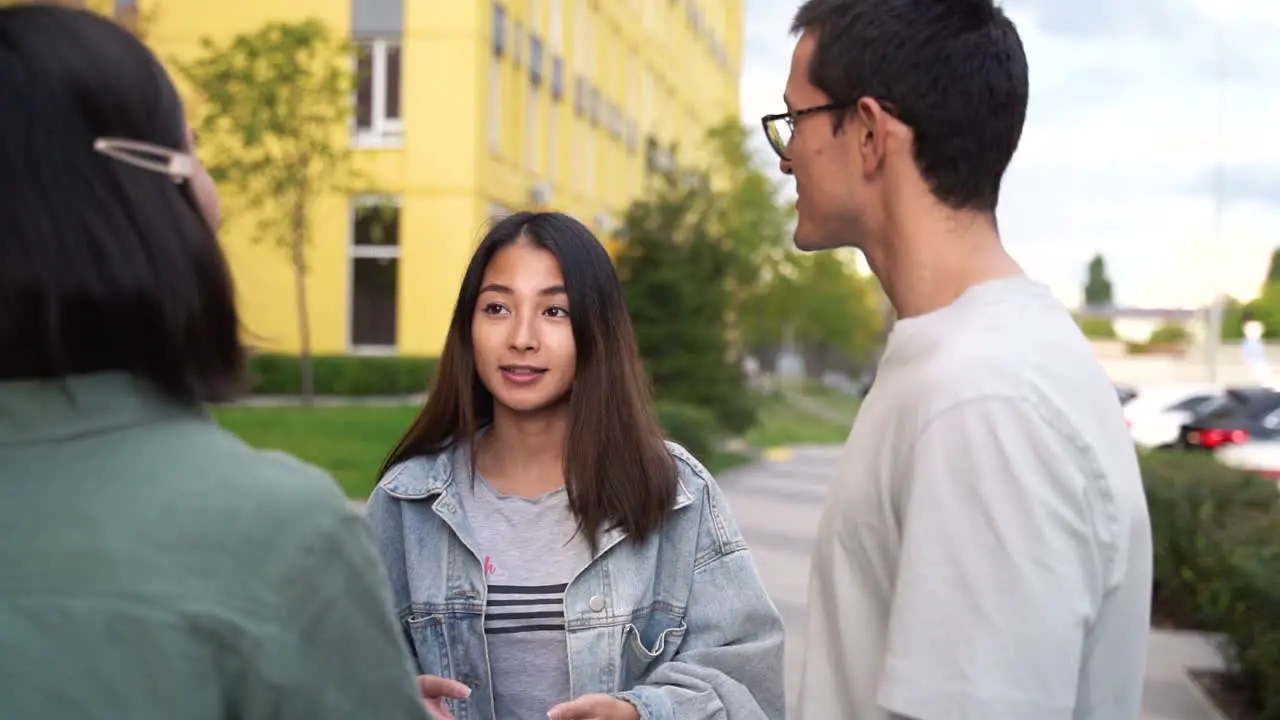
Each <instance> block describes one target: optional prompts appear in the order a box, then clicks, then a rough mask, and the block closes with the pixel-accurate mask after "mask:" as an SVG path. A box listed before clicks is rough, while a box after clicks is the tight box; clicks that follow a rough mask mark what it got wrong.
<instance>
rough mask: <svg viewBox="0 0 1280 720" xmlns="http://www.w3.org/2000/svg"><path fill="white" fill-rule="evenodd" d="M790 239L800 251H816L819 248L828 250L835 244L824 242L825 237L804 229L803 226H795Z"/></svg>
mask: <svg viewBox="0 0 1280 720" xmlns="http://www.w3.org/2000/svg"><path fill="white" fill-rule="evenodd" d="M791 239H792V241H793V242H795V244H796V249H797V250H800V251H802V252H817V251H819V250H830V249H831V248H834V247H836V246H837V244H833V243H830V242H826V240H827V238H824V237H822V235H821V234H819V233H815V232H812V231H806V230H805V228H803V227H797V228H796V231H795V234H794V235H793V236H792V238H791Z"/></svg>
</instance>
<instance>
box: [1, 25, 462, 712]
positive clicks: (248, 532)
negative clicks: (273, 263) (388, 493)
mask: <svg viewBox="0 0 1280 720" xmlns="http://www.w3.org/2000/svg"><path fill="white" fill-rule="evenodd" d="M0 108H3V110H2V111H0V188H3V193H4V200H3V202H0V529H3V532H4V538H5V539H4V543H3V544H0V717H4V718H15V719H16V718H59V719H62V718H68V719H70V718H75V719H76V720H91V719H94V718H101V719H102V720H124V719H125V718H128V719H129V720H146V719H147V718H155V719H156V720H253V719H258V718H260V719H262V720H268V719H270V720H284V719H288V718H296V719H297V720H304V719H305V720H322V719H332V720H351V719H352V718H378V719H379V720H382V719H387V718H397V719H409V718H425V717H427V716H428V714H427V711H426V708H425V707H424V703H423V701H422V699H421V696H420V691H419V689H418V688H417V687H415V680H414V674H413V672H412V669H411V667H410V663H409V657H408V654H407V653H406V652H405V648H404V644H403V640H402V639H401V635H400V633H399V630H398V628H397V626H396V623H395V620H394V617H393V614H392V610H391V605H390V600H389V596H388V593H387V590H386V575H385V573H383V572H382V570H381V566H380V563H379V560H378V556H377V552H376V550H375V549H374V545H373V542H372V540H371V537H370V534H369V531H368V528H367V527H366V526H365V525H364V523H363V521H362V520H361V518H360V517H359V515H358V514H357V513H355V512H354V511H352V510H351V509H350V508H349V507H348V505H347V502H346V500H345V499H344V498H343V497H342V495H341V493H340V492H339V491H338V489H337V485H336V483H334V481H333V480H332V479H331V478H329V477H328V476H326V475H325V474H323V473H322V472H320V471H319V470H316V469H314V468H312V467H310V466H307V465H304V464H302V463H301V462H298V461H296V460H294V459H293V458H290V457H288V456H285V455H283V454H280V453H269V452H259V451H257V450H254V449H252V448H250V447H247V446H246V445H245V444H244V443H242V442H241V441H240V440H239V439H237V438H236V437H234V436H232V435H230V434H228V433H225V432H223V431H222V430H220V429H219V428H218V426H217V425H216V424H214V422H213V421H212V420H211V419H210V418H209V417H208V416H207V415H205V414H204V412H203V411H202V403H205V402H209V401H217V400H225V399H227V398H229V397H231V396H232V394H233V393H234V392H235V391H236V389H237V387H238V385H239V382H240V375H241V369H242V367H243V364H244V362H243V361H244V349H243V348H242V347H241V344H240V339H239V327H238V324H239V322H238V319H237V315H236V308H235V302H234V293H233V289H232V283H231V279H230V276H229V273H228V270H227V265H226V262H225V260H224V258H223V256H222V252H221V250H220V249H219V246H218V241H217V237H216V228H217V224H218V203H217V192H216V190H215V188H214V186H213V181H212V180H211V179H210V178H209V176H208V174H207V173H206V172H205V171H204V170H203V168H202V167H201V165H200V163H199V162H198V161H197V160H196V159H195V156H194V155H193V150H194V148H193V147H192V145H193V142H192V136H191V132H190V131H189V129H188V127H187V123H186V120H185V119H184V116H183V108H182V104H181V102H180V100H179V98H178V94H177V92H176V91H175V89H174V87H173V85H172V84H171V83H170V81H169V78H168V77H167V75H166V74H165V72H164V70H163V69H162V67H161V65H160V64H159V63H158V62H157V60H156V58H155V57H154V56H153V55H152V54H151V53H150V52H149V51H148V50H147V49H146V48H145V47H144V46H143V45H142V44H141V43H139V42H138V41H137V40H136V39H135V38H134V37H133V36H132V35H130V34H129V33H128V32H126V31H125V30H123V29H122V28H119V27H117V26H116V25H114V24H112V23H111V22H109V21H108V20H105V19H103V18H100V17H98V16H96V15H93V14H91V13H88V12H83V11H78V10H71V9H67V8H61V7H54V6H45V5H31V6H19V7H9V8H4V9H0ZM463 690H465V688H463ZM432 692H436V693H438V692H440V690H438V689H432Z"/></svg>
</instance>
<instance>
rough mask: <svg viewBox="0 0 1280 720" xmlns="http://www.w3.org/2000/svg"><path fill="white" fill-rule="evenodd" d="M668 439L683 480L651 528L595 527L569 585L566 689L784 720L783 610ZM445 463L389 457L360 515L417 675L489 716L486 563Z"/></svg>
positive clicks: (463, 711) (717, 714) (667, 707)
mask: <svg viewBox="0 0 1280 720" xmlns="http://www.w3.org/2000/svg"><path fill="white" fill-rule="evenodd" d="M668 446H669V448H670V450H671V453H672V455H673V456H674V457H675V459H676V465H677V468H678V470H679V481H680V487H679V488H678V491H677V496H676V501H675V503H674V505H673V506H672V509H671V512H670V514H669V515H668V516H667V518H666V521H665V522H664V523H663V525H662V527H661V529H660V531H659V532H657V533H655V534H654V535H653V536H651V537H649V538H647V539H646V540H645V541H644V542H643V543H634V542H624V540H625V539H626V536H625V533H624V532H623V531H621V530H608V531H601V532H599V533H598V535H597V538H598V543H597V547H598V548H599V549H598V550H597V552H596V553H595V557H594V559H593V560H592V561H591V562H590V563H589V564H588V565H587V567H586V568H585V569H583V570H582V571H581V572H579V573H578V575H576V576H575V577H574V578H573V580H572V581H570V583H569V585H568V588H567V590H566V591H565V603H564V605H565V616H566V617H565V625H566V628H567V633H566V634H567V637H568V644H569V647H568V650H569V658H570V673H571V678H572V680H571V684H572V687H571V688H570V694H571V697H575V698H576V697H580V696H582V695H586V694H590V693H608V694H612V695H614V696H615V697H619V698H622V699H625V700H627V701H629V702H631V703H632V704H633V705H635V706H636V708H637V709H638V711H639V714H640V717H641V720H692V719H693V718H699V719H703V718H705V719H707V720H711V719H714V718H724V719H726V720H727V719H730V718H731V719H732V720H777V719H778V718H783V717H784V716H785V707H784V692H785V691H784V681H783V674H784V670H783V630H782V618H781V617H780V616H779V614H778V611H777V609H776V608H775V607H774V605H773V603H772V601H770V599H769V596H768V595H767V594H766V592H765V589H764V585H763V583H762V582H761V580H760V576H759V573H758V572H757V571H756V566H755V563H754V561H753V560H752V558H751V554H750V553H749V552H748V551H747V546H746V543H745V542H744V541H743V538H742V535H741V533H740V532H739V531H738V527H737V525H736V524H735V523H734V522H733V520H732V519H731V518H730V516H729V509H728V507H727V506H726V504H725V499H724V496H723V495H722V494H721V491H720V488H719V486H717V485H716V483H715V481H714V480H713V479H712V477H711V475H710V473H708V472H707V470H706V469H705V468H703V467H702V465H701V464H700V463H699V462H698V461H697V460H695V459H694V458H693V457H692V456H691V455H689V453H688V452H687V451H685V449H684V448H682V447H680V446H679V445H676V444H674V443H668ZM453 468H454V460H453V457H452V452H451V451H444V452H441V453H439V454H437V455H434V456H430V457H419V458H414V459H412V460H408V461H406V462H404V463H401V464H400V465H397V466H396V467H394V468H392V469H391V470H390V471H389V472H388V473H387V475H386V476H385V477H384V478H383V479H382V481H381V482H380V483H379V484H378V487H377V488H376V489H375V490H374V492H373V495H372V497H371V498H370V499H369V504H368V508H367V512H368V516H369V521H370V523H371V524H372V526H373V530H374V533H375V535H376V536H377V540H378V545H379V547H380V549H381V551H382V556H383V559H384V561H385V562H386V565H387V569H388V572H389V574H390V577H391V586H392V594H393V596H394V598H395V605H396V609H397V611H398V615H399V618H400V622H401V624H402V626H403V628H404V631H405V635H406V637H407V638H408V641H409V643H410V645H411V646H412V651H413V655H414V658H415V659H416V662H417V666H418V671H419V672H420V673H423V674H427V675H439V676H441V677H446V678H453V679H455V680H459V681H461V682H464V683H466V684H467V685H468V686H469V687H471V690H472V692H471V696H470V697H469V698H468V699H467V700H464V701H457V702H453V704H452V710H453V713H454V715H455V716H456V717H457V718H458V720H498V719H497V718H495V717H494V709H493V708H494V705H493V693H492V689H491V677H490V672H489V665H488V660H487V657H488V655H487V649H486V642H485V634H484V617H483V614H484V608H485V599H486V598H485V593H486V588H485V581H484V569H483V564H482V561H481V559H480V556H479V554H478V553H477V552H476V551H475V549H474V548H475V545H476V543H475V542H474V540H473V537H472V532H471V528H470V523H469V522H468V521H467V518H466V516H465V515H464V514H463V512H462V509H461V507H460V506H459V503H458V500H457V489H456V488H455V486H454V481H455V477H454V469H453Z"/></svg>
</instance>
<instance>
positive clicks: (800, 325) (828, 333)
mask: <svg viewBox="0 0 1280 720" xmlns="http://www.w3.org/2000/svg"><path fill="white" fill-rule="evenodd" d="M795 256H796V258H797V259H798V260H800V263H799V272H798V273H797V282H796V283H795V286H796V287H797V288H798V290H799V292H798V293H797V294H796V297H795V301H794V303H793V304H792V307H794V308H795V310H794V313H793V315H792V323H793V325H792V327H793V328H794V329H795V338H796V340H797V341H798V342H799V344H800V346H801V347H802V348H804V350H805V355H806V363H805V365H806V367H807V368H808V370H809V372H810V374H812V375H814V376H818V375H821V374H822V372H824V371H826V370H832V369H836V367H837V366H840V367H843V368H851V367H853V366H858V365H861V364H862V363H864V362H865V361H866V359H867V357H868V355H869V354H870V352H871V351H872V350H873V349H874V348H875V346H876V345H877V344H878V342H879V339H880V326H881V324H882V321H883V317H882V315H881V313H880V310H879V308H878V307H877V302H876V295H875V290H874V288H873V287H872V283H873V282H874V281H872V280H871V279H869V278H867V277H864V276H862V275H859V274H858V271H857V269H856V268H855V267H854V265H853V263H852V262H851V261H850V260H849V259H847V258H845V257H842V256H841V255H840V254H838V253H837V252H823V253H812V254H800V253H795Z"/></svg>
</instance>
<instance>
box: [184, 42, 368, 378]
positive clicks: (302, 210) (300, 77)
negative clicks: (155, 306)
mask: <svg viewBox="0 0 1280 720" xmlns="http://www.w3.org/2000/svg"><path fill="white" fill-rule="evenodd" d="M353 58H354V55H353V52H352V47H351V46H350V44H348V43H347V42H346V41H345V40H343V39H340V38H338V37H337V36H335V35H334V34H333V33H332V32H331V31H330V30H329V28H328V26H327V25H325V24H324V23H323V22H321V21H319V20H314V19H309V20H304V21H300V22H291V23H285V22H272V23H268V24H267V25H264V26H263V27H261V28H259V29H258V30H256V31H253V32H248V33H244V34H240V35H237V36H235V37H233V38H231V39H230V40H228V41H226V42H222V43H219V42H215V41H213V40H211V39H209V38H204V39H202V40H201V41H200V55H199V56H198V57H197V58H196V59H194V60H192V61H191V62H187V63H182V64H181V65H180V67H181V69H182V71H183V74H185V75H186V77H187V79H188V80H190V82H191V84H192V85H193V87H194V89H195V91H196V92H197V93H198V94H199V96H200V98H201V100H202V101H203V103H202V109H203V119H202V121H201V122H200V124H199V127H198V129H199V133H200V145H201V149H202V152H203V154H204V155H205V156H206V157H208V158H209V159H210V161H209V163H208V165H209V171H210V173H211V174H212V175H213V177H214V179H215V180H217V181H219V182H220V183H222V184H223V185H224V187H226V188H228V189H229V190H230V191H231V194H232V196H233V197H234V198H235V200H236V201H238V202H240V203H242V205H241V206H239V209H240V210H242V211H243V212H244V213H245V214H247V215H249V216H251V217H252V218H253V219H254V221H255V223H256V228H255V229H256V232H255V235H254V237H255V239H256V240H257V241H260V242H270V243H272V244H274V245H275V246H277V247H279V248H280V249H281V250H282V251H283V252H284V253H286V255H287V257H288V260H289V262H290V264H291V266H292V268H293V275H294V289H295V297H296V302H297V308H296V309H297V316H298V339H299V345H300V356H301V363H300V368H301V375H302V378H301V380H302V382H301V385H302V394H303V396H304V398H306V399H308V400H309V399H310V397H311V395H312V394H313V391H314V381H313V371H312V364H311V331H310V322H309V317H308V312H307V249H308V246H309V244H310V240H311V225H310V219H311V209H312V208H313V206H314V205H315V203H316V201H317V200H318V199H319V198H321V197H323V196H325V195H327V194H329V193H332V192H335V191H337V190H339V189H340V188H343V187H344V186H345V183H348V182H350V181H351V180H352V179H353V178H354V177H355V175H354V171H353V169H352V165H351V160H352V159H351V151H350V146H349V143H347V142H346V141H345V137H344V136H343V134H342V133H343V131H344V130H345V128H347V127H348V123H349V120H350V114H351V92H352V88H353V82H354V76H353V71H352V68H353V67H354V65H355V63H354V61H353Z"/></svg>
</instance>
